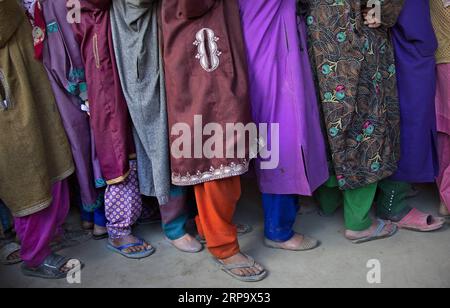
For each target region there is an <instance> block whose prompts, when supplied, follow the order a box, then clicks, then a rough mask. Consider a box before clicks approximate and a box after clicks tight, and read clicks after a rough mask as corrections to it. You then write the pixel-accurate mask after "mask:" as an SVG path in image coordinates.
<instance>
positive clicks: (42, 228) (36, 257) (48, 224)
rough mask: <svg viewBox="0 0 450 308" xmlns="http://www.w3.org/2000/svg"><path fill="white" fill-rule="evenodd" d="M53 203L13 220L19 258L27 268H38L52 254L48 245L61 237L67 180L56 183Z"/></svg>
mask: <svg viewBox="0 0 450 308" xmlns="http://www.w3.org/2000/svg"><path fill="white" fill-rule="evenodd" d="M52 196H53V201H52V203H51V204H50V206H49V207H48V208H46V209H45V210H42V211H40V212H38V213H35V214H32V215H29V216H26V217H21V218H15V219H14V225H15V229H16V233H17V236H18V237H19V239H20V241H21V244H22V249H21V252H20V254H21V257H22V260H23V261H24V262H25V264H26V265H27V266H29V267H38V266H39V265H41V264H42V263H43V262H44V260H45V259H46V258H47V257H48V256H49V255H50V254H51V253H52V250H51V248H50V243H51V242H52V241H53V240H55V239H56V238H57V237H59V236H62V235H63V232H64V230H63V224H64V222H65V220H66V217H67V214H68V213H69V208H70V196H69V184H68V182H67V180H64V181H61V182H57V183H55V184H54V185H53V188H52Z"/></svg>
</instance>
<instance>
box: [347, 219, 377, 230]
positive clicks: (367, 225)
mask: <svg viewBox="0 0 450 308" xmlns="http://www.w3.org/2000/svg"><path fill="white" fill-rule="evenodd" d="M371 226H372V219H370V218H369V220H368V221H367V222H364V223H360V224H347V223H345V228H346V229H347V230H350V231H353V232H361V231H365V230H367V229H369V228H370V227H371Z"/></svg>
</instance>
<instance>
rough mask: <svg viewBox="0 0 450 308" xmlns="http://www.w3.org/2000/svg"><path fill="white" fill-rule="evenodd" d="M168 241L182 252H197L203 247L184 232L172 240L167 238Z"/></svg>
mask: <svg viewBox="0 0 450 308" xmlns="http://www.w3.org/2000/svg"><path fill="white" fill-rule="evenodd" d="M169 242H170V243H171V244H172V245H173V246H174V247H175V248H177V249H178V250H180V251H182V252H189V253H197V252H200V251H202V249H203V245H202V244H200V242H199V241H197V240H196V239H195V238H194V237H192V236H191V235H190V234H185V235H184V236H183V237H181V238H179V239H177V240H173V241H172V240H170V239H169Z"/></svg>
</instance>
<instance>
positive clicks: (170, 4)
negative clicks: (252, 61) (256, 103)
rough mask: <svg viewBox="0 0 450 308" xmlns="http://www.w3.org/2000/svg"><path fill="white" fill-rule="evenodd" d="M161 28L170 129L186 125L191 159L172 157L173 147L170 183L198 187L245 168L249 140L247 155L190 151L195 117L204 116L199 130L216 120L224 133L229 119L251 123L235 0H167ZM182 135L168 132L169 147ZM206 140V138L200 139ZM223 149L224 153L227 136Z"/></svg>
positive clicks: (244, 60) (235, 121)
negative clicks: (210, 156) (169, 134)
mask: <svg viewBox="0 0 450 308" xmlns="http://www.w3.org/2000/svg"><path fill="white" fill-rule="evenodd" d="M161 27H162V35H163V55H164V65H165V74H166V89H167V104H168V113H169V132H170V131H171V130H172V129H173V128H174V127H175V126H174V125H175V124H177V123H185V124H187V125H188V126H189V127H190V130H191V135H192V137H191V138H190V140H192V144H191V146H192V149H191V151H190V152H191V157H192V158H189V157H186V156H183V157H181V158H179V157H175V156H174V151H173V149H172V155H171V167H172V182H173V184H175V185H182V186H187V185H196V184H199V183H204V182H207V181H213V180H217V179H222V178H227V177H232V176H238V175H241V174H243V173H245V172H247V170H248V164H249V149H248V140H246V141H247V142H246V143H247V148H246V149H245V155H240V157H239V156H238V155H234V158H220V156H219V155H216V156H214V157H213V158H206V157H205V154H204V153H203V154H202V156H201V157H202V158H197V157H198V156H195V153H194V152H195V149H194V116H202V122H203V127H200V129H202V128H204V126H205V125H206V124H208V123H217V124H220V126H221V127H222V129H223V131H224V132H225V131H226V124H227V123H232V124H234V123H242V124H243V125H247V124H248V123H250V122H251V114H250V102H249V97H248V76H247V62H246V53H245V46H244V41H243V37H242V29H241V23H240V16H239V6H238V3H237V1H236V0H165V1H163V2H162V10H161ZM180 135H181V134H180ZM180 135H171V137H170V144H171V145H172V146H173V145H174V141H176V140H177V139H179V137H180ZM213 135H214V134H213ZM224 135H225V134H224ZM209 138H210V136H206V137H205V136H204V137H203V143H205V141H206V140H208V139H209ZM233 139H234V140H233ZM233 139H231V142H230V143H229V145H230V146H229V147H228V148H231V147H232V146H234V147H235V148H236V144H237V139H238V138H237V137H236V136H235V138H233ZM223 148H224V151H223V153H225V152H226V149H227V147H226V137H224V138H223ZM183 149H185V148H183ZM222 157H226V156H225V155H223V156H222Z"/></svg>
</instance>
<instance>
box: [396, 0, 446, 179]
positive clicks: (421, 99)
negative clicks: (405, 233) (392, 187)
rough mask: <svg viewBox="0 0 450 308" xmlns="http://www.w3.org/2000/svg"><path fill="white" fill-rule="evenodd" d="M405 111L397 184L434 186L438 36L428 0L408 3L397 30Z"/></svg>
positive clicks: (399, 86)
mask: <svg viewBox="0 0 450 308" xmlns="http://www.w3.org/2000/svg"><path fill="white" fill-rule="evenodd" d="M393 38H394V45H395V53H396V66H397V79H398V91H399V99H400V109H401V134H402V137H401V151H402V153H401V161H400V163H399V168H398V171H397V173H396V174H395V175H394V176H393V177H392V179H393V180H397V181H405V182H411V183H424V182H434V180H435V178H436V176H437V174H438V172H439V164H438V158H437V152H436V115H435V94H436V62H435V53H436V49H437V41H436V36H435V34H434V30H433V25H432V22H431V17H430V5H429V1H428V0H416V1H405V5H404V8H403V11H402V13H401V15H400V18H399V20H398V22H397V25H396V26H395V27H394V28H393Z"/></svg>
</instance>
